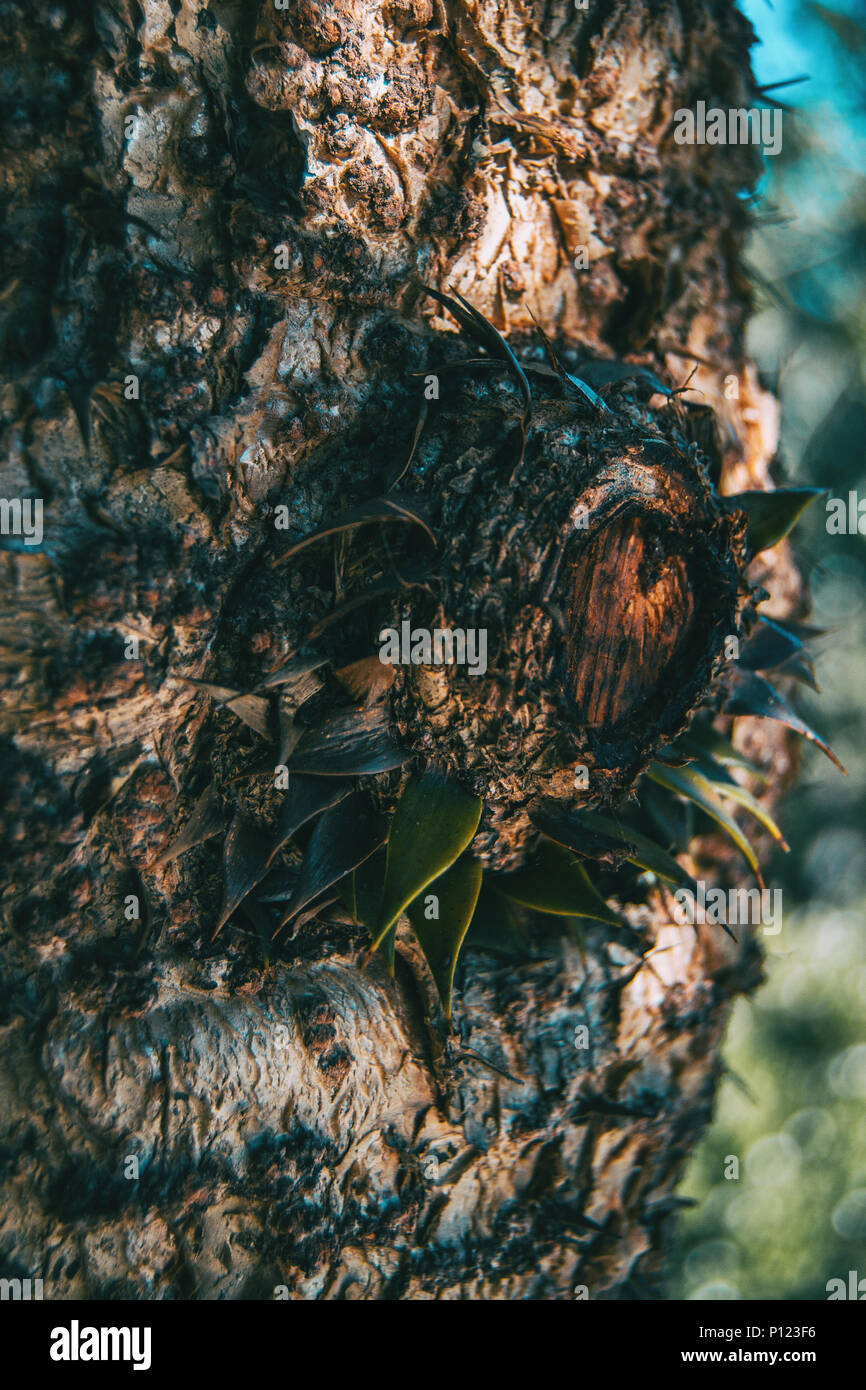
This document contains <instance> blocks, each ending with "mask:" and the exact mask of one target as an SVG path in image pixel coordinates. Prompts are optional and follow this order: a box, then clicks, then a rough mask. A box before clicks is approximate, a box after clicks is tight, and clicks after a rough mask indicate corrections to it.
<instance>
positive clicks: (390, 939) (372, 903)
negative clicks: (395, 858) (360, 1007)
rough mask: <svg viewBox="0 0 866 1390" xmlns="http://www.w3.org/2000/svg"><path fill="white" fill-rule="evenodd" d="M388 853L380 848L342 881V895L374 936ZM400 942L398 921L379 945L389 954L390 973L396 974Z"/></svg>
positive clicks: (354, 918) (384, 953)
mask: <svg viewBox="0 0 866 1390" xmlns="http://www.w3.org/2000/svg"><path fill="white" fill-rule="evenodd" d="M387 853H388V852H387V850H386V849H385V848H384V847H383V848H381V849H377V851H376V853H375V854H372V855H371V856H370V858H369V859H365V860H364V863H363V864H359V865H358V867H357V869H355V871H354V873H352V874H350V875H349V877H348V878H345V879H343V881H342V883H341V884H340V896H341V898H342V899H343V902H344V903H345V904H346V907H347V908H348V909H349V912H350V913H351V915H352V920H353V921H354V922H357V923H359V924H360V925H361V926H364V927H366V928H367V930H368V932H369V933H370V936H371V937H372V936H374V935H375V931H376V923H377V922H378V920H379V913H380V911H381V907H382V889H383V888H384V886H385V862H386V858H387ZM396 944H397V926H396V923H395V924H394V926H393V927H392V928H391V930H390V931H389V932H388V934H387V935H386V937H385V939H384V940H383V941H382V942H380V944H379V948H378V949H379V954H380V955H382V956H384V958H385V961H386V963H387V966H388V973H389V974H391V975H393V974H394V948H395V946H396ZM371 949H372V947H371Z"/></svg>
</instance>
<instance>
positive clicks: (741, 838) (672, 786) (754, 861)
mask: <svg viewBox="0 0 866 1390" xmlns="http://www.w3.org/2000/svg"><path fill="white" fill-rule="evenodd" d="M647 776H648V777H651V778H652V780H653V781H654V782H658V783H659V785H660V786H662V787H667V788H668V790H669V791H674V792H678V793H679V795H680V796H684V797H686V798H687V799H688V800H689V801H692V802H694V804H695V806H698V807H700V809H701V810H702V811H704V812H705V813H706V814H707V815H708V816H710V817H712V819H713V820H714V821H715V822H716V823H717V824H718V825H720V826H722V828H723V829H724V830H726V831H727V833H728V834H729V835H730V837H731V839H732V840H733V842H734V844H735V845H736V846H737V848H738V849H739V850H740V852H741V854H742V855H743V856H744V857H745V859H746V861H747V862H748V864H749V867H750V868H751V869H752V872H753V873H754V874H755V875H756V877H757V879H758V882H759V883H761V882H762V879H761V870H760V867H759V865H758V857H757V855H756V854H755V851H754V850H753V849H752V846H751V845H750V844H749V841H748V840H747V839H746V836H745V835H744V834H743V832H742V830H741V829H740V827H739V826H738V825H737V822H736V821H735V820H734V818H733V816H732V815H730V814H729V813H728V811H727V810H726V809H725V807H724V805H723V803H722V801H721V800H720V798H719V796H718V793H717V792H716V790H715V789H714V787H713V786H712V784H711V783H710V782H708V781H707V779H706V777H704V776H703V775H702V774H701V773H700V772H698V771H696V770H695V769H694V768H692V767H668V766H667V765H666V764H665V763H650V765H649V767H648V769H647Z"/></svg>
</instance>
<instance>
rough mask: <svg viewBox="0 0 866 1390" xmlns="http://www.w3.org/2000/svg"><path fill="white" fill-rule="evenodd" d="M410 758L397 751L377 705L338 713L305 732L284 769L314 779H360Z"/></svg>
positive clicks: (382, 713) (403, 752) (398, 765)
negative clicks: (304, 773)
mask: <svg viewBox="0 0 866 1390" xmlns="http://www.w3.org/2000/svg"><path fill="white" fill-rule="evenodd" d="M409 756H410V755H409V754H408V753H407V752H405V751H404V750H403V749H402V748H399V747H398V746H397V744H396V743H395V742H394V740H393V738H392V737H391V734H390V731H389V728H388V716H387V711H386V710H385V709H383V707H382V706H381V705H372V706H370V708H368V709H353V710H346V711H341V712H340V713H339V714H334V715H332V716H331V717H330V718H329V719H326V720H324V721H323V722H322V723H321V724H317V725H316V726H315V728H312V729H307V731H306V732H305V733H304V735H303V738H302V739H301V741H300V743H299V744H298V747H297V748H296V749H295V751H294V752H293V753H292V755H291V756H290V757H289V759H288V761H287V764H286V766H287V767H288V768H289V769H290V771H292V772H309V773H312V774H313V775H314V776H317V777H361V776H365V775H367V774H370V773H373V772H389V771H390V770H391V768H394V767H400V766H401V764H402V763H404V762H406V760H407V758H408V757H409Z"/></svg>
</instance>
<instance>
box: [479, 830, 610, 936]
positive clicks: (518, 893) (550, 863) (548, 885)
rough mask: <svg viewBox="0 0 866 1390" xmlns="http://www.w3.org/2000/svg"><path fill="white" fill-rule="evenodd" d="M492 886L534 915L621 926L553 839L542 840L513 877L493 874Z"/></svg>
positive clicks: (575, 863)
mask: <svg viewBox="0 0 866 1390" xmlns="http://www.w3.org/2000/svg"><path fill="white" fill-rule="evenodd" d="M491 883H492V886H493V887H495V888H496V891H497V892H498V893H501V894H502V895H503V897H506V898H511V899H512V900H513V901H514V902H516V903H521V904H522V905H523V906H524V907H531V908H534V909H535V911H536V912H550V913H553V914H554V915H555V916H558V917H559V916H565V917H591V918H593V919H594V920H595V921H598V922H606V923H609V924H610V925H612V926H616V927H621V926H623V925H624V923H623V919H622V918H621V917H620V916H618V914H617V913H615V912H613V911H612V910H611V909H610V908H609V907H608V905H607V903H606V902H605V900H604V898H603V897H602V896H601V894H600V893H599V892H598V891H597V890H596V889H595V888H593V886H592V884H591V883H590V881H589V878H588V876H587V873H586V870H585V869H584V868H582V866H581V865H580V864H579V863H578V862H577V860H576V859H575V858H574V856H573V855H572V854H569V853H568V851H567V850H565V849H563V848H562V847H561V846H560V845H557V844H554V843H553V841H552V840H542V841H541V843H540V845H539V847H538V850H537V851H536V854H535V855H534V857H533V858H532V860H531V861H530V862H529V863H528V864H527V865H526V866H525V867H524V868H522V869H517V870H516V871H515V872H514V873H512V874H496V875H495V876H493V877H492V878H491Z"/></svg>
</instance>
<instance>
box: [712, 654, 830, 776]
mask: <svg viewBox="0 0 866 1390" xmlns="http://www.w3.org/2000/svg"><path fill="white" fill-rule="evenodd" d="M725 713H726V714H735V715H736V714H751V715H755V716H756V717H757V718H759V719H778V720H779V721H780V722H781V723H782V724H787V726H788V728H789V729H793V731H794V733H795V734H801V735H802V737H803V738H807V739H809V740H810V742H811V743H815V744H817V746H818V747H819V748H820V749H821V752H822V753H826V755H827V757H828V758H829V759H830V761H831V762H833V763H835V764H836V766H837V767H838V769H839V771H840V772H842V773H845V769H844V767H843V766H842V764H841V763H840V761H839V759H838V758H837V757H836V754H835V753H834V752H833V751H832V749H830V748H828V746H827V744H826V743H825V742H824V740H823V739H822V738H819V737H818V735H817V734H816V733H815V730H814V729H811V728H810V727H809V725H808V724H807V723H806V722H805V721H804V720H802V719H801V718H800V716H799V714H797V713H795V711H794V710H792V709H791V706H790V705H789V704H787V702H786V701H785V700H783V699H782V697H781V695H780V694H779V692H778V691H777V690H774V689H773V687H772V686H771V685H770V682H769V681H766V680H764V677H763V676H758V675H756V674H755V673H754V672H752V671H749V672H745V671H744V672H738V673H737V680H736V684H735V686H734V688H733V689H732V691H731V693H730V695H729V696H728V698H727V700H726V702H725ZM845 775H846V776H847V773H845Z"/></svg>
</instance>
